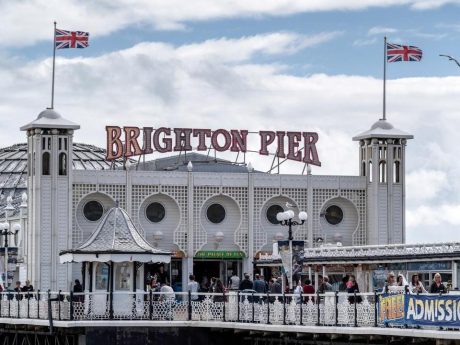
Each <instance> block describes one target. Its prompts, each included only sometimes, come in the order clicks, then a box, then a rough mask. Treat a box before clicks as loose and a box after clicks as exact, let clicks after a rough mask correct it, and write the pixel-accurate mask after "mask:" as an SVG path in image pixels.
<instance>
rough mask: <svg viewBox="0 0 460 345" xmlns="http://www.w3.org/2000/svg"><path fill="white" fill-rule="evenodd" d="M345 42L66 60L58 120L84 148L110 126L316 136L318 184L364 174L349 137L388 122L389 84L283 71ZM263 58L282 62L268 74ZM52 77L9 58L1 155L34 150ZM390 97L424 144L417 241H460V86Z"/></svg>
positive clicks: (410, 203) (438, 83) (403, 124)
mask: <svg viewBox="0 0 460 345" xmlns="http://www.w3.org/2000/svg"><path fill="white" fill-rule="evenodd" d="M336 35H338V33H320V34H318V35H311V36H304V35H299V34H296V33H272V34H265V35H255V36H247V37H241V38H236V39H227V38H220V39H214V40H207V41H204V42H197V43H194V44H184V45H178V46H175V45H172V44H164V43H158V42H144V43H140V44H137V45H135V46H133V47H131V48H128V49H124V50H120V51H114V52H111V53H107V54H102V55H100V56H97V57H91V58H86V57H76V58H71V59H70V58H63V57H59V58H58V60H57V66H56V67H57V69H56V109H57V111H58V112H60V113H61V114H62V115H63V116H64V117H66V118H68V119H69V120H72V121H75V122H77V123H79V124H81V126H82V129H81V130H79V131H77V132H76V135H75V140H76V141H77V142H86V143H91V144H95V145H98V146H102V147H104V145H105V130H104V127H105V126H106V125H108V124H115V125H135V126H144V125H150V126H154V127H157V126H168V127H192V128H199V127H204V128H213V129H216V128H220V127H221V128H236V129H249V130H252V131H257V130H261V129H272V130H276V129H278V130H286V131H287V130H302V131H309V130H311V131H318V133H319V135H320V140H319V142H318V149H319V156H320V160H321V161H322V163H323V166H322V167H321V168H316V167H314V168H313V173H314V174H322V175H337V174H340V175H356V174H357V173H358V144H357V143H356V142H353V141H352V140H351V137H352V136H353V135H356V134H358V133H360V132H362V131H365V130H367V129H368V128H369V127H370V126H371V124H372V123H373V122H375V121H376V120H377V119H378V118H379V117H380V114H381V95H382V89H381V87H382V84H381V80H380V79H376V78H373V77H363V76H353V75H326V74H312V75H306V76H299V75H293V74H290V73H289V72H290V69H289V66H286V65H284V64H281V63H279V62H277V58H278V57H282V56H283V55H286V54H295V53H296V52H297V51H298V49H306V50H308V49H309V47H311V46H312V45H314V44H321V43H323V42H326V41H327V40H330V39H333V38H334V37H337V36H336ZM299 46H300V47H301V48H299ZM260 56H263V57H270V59H262V60H264V61H267V60H268V61H273V62H272V63H265V64H262V63H260V62H259V61H260V60H261V59H259V57H260ZM309 62H310V61H305V63H309ZM50 75H51V59H49V58H48V59H45V60H37V61H29V62H27V63H23V62H22V61H16V60H15V59H8V58H7V57H4V56H3V57H2V56H0V118H1V119H2V120H4V121H3V123H2V135H1V136H0V146H2V147H4V146H7V145H11V144H12V143H16V142H25V134H24V133H20V132H19V131H18V128H19V127H20V126H21V125H24V124H25V123H28V122H30V121H31V120H33V119H34V118H35V117H36V116H37V114H38V113H39V112H40V111H41V110H42V109H44V108H45V107H46V106H48V105H49V94H50ZM387 91H388V93H387V97H388V103H387V111H388V112H387V113H388V118H389V121H390V122H392V123H393V124H394V125H395V126H396V127H398V128H401V129H402V130H406V131H408V132H411V133H412V134H414V135H415V139H414V140H411V141H409V142H408V145H407V153H406V157H407V166H406V171H407V189H406V190H407V195H408V200H407V207H408V216H407V219H408V238H412V239H415V240H417V241H420V240H424V241H436V240H437V239H438V238H441V237H442V236H444V237H446V238H450V239H452V240H453V239H455V236H454V234H453V233H452V232H450V231H451V230H452V229H453V227H455V226H457V225H455V224H456V222H457V217H458V216H457V215H456V213H455V212H457V211H458V206H456V205H459V204H460V198H459V197H458V195H460V181H458V176H459V175H460V162H459V161H458V159H457V157H458V152H457V151H458V150H457V147H458V143H457V137H458V133H457V131H458V128H460V116H459V110H458V101H457V100H458V99H459V98H460V77H425V78H403V79H394V80H388V83H387ZM254 146H255V147H257V143H255V144H254ZM223 157H224V158H229V159H232V160H234V159H235V158H236V155H235V154H231V153H228V154H226V155H223ZM239 159H241V157H240V158H239ZM247 160H251V161H252V163H253V165H254V167H255V168H256V169H258V170H262V171H267V170H268V169H269V168H270V165H271V162H272V158H271V157H268V158H264V157H260V156H258V155H257V154H251V155H248V156H247ZM303 168H304V167H303V165H302V164H299V163H295V162H287V163H285V164H283V165H282V167H281V172H282V173H296V174H298V173H301V172H302V169H303ZM439 212H441V214H442V215H443V216H442V217H443V218H447V216H448V217H449V218H451V219H452V221H449V222H447V221H446V222H445V223H442V224H441V225H442V226H443V228H442V229H440V230H439V231H433V230H431V233H430V231H428V230H426V231H425V230H424V232H423V236H421V237H420V236H417V234H418V231H421V230H419V228H421V227H422V226H425V225H424V224H425V223H424V222H425V221H426V224H428V225H429V224H438V223H435V222H440V220H439V219H438V220H436V217H438V218H439V214H440V213H439ZM443 212H444V213H443ZM459 213H460V212H459ZM444 215H446V217H444ZM428 225H426V226H428ZM431 229H432V228H431ZM444 237H443V238H444Z"/></svg>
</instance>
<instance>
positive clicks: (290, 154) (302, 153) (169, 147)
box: [106, 126, 321, 166]
mask: <svg viewBox="0 0 460 345" xmlns="http://www.w3.org/2000/svg"><path fill="white" fill-rule="evenodd" d="M106 133H107V154H106V159H107V160H109V161H111V160H115V159H119V158H122V157H132V156H139V155H145V154H151V153H153V152H160V153H165V152H173V151H192V150H197V151H206V150H208V149H214V150H216V151H218V152H224V151H231V152H258V153H259V154H260V155H265V156H266V155H269V154H270V152H273V154H275V155H276V156H277V157H279V158H285V159H289V160H294V161H298V162H304V163H307V164H312V165H317V166H321V162H320V160H319V157H318V150H317V148H316V143H317V142H318V133H316V132H283V131H276V132H274V131H259V132H258V135H259V142H260V146H259V149H258V150H250V149H248V135H249V131H247V130H237V129H232V130H230V131H228V130H226V129H217V130H214V131H212V130H210V129H203V128H198V129H191V128H167V127H160V128H157V129H153V128H152V127H143V128H139V127H132V126H126V127H123V128H121V127H118V126H107V127H106Z"/></svg>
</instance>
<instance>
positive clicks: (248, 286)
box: [240, 273, 253, 291]
mask: <svg viewBox="0 0 460 345" xmlns="http://www.w3.org/2000/svg"><path fill="white" fill-rule="evenodd" d="M252 286H253V284H252V281H251V279H250V278H249V274H247V273H245V274H244V279H243V280H242V281H241V283H240V291H243V290H252Z"/></svg>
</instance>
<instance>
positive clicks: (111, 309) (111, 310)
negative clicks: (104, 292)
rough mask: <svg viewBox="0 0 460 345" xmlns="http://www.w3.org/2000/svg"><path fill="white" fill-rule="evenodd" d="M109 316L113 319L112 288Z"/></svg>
mask: <svg viewBox="0 0 460 345" xmlns="http://www.w3.org/2000/svg"><path fill="white" fill-rule="evenodd" d="M109 318H110V320H113V291H112V289H110V291H109Z"/></svg>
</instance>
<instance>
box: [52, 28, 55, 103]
mask: <svg viewBox="0 0 460 345" xmlns="http://www.w3.org/2000/svg"><path fill="white" fill-rule="evenodd" d="M55 67H56V22H54V40H53V79H52V81H51V109H53V108H54V70H55Z"/></svg>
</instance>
